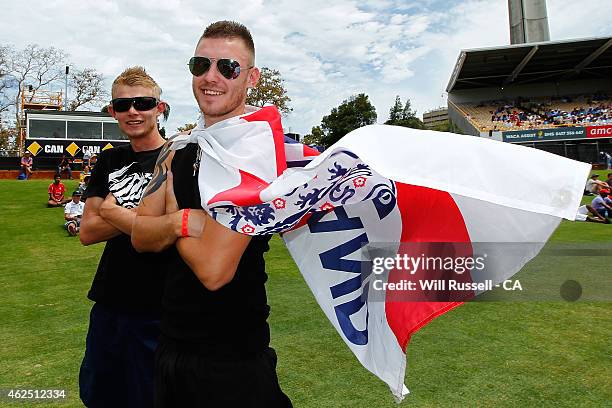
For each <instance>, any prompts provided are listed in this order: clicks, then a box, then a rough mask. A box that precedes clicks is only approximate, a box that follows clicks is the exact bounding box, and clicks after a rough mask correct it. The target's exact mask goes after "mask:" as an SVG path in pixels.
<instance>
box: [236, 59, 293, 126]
mask: <svg viewBox="0 0 612 408" xmlns="http://www.w3.org/2000/svg"><path fill="white" fill-rule="evenodd" d="M289 102H291V98H289V96H288V95H287V90H286V89H285V81H284V80H283V78H282V77H281V74H280V72H279V71H277V70H275V69H270V68H267V67H263V68H261V76H260V77H259V82H257V85H255V87H254V88H251V89H250V90H249V93H248V95H247V99H246V103H247V104H248V105H253V106H259V107H261V106H264V105H265V104H267V103H271V104H273V105H275V106H276V107H277V108H278V110H279V112H280V113H281V114H282V115H283V116H284V115H287V114H289V113H290V112H291V111H292V110H293V109H292V108H291V107H290V106H289Z"/></svg>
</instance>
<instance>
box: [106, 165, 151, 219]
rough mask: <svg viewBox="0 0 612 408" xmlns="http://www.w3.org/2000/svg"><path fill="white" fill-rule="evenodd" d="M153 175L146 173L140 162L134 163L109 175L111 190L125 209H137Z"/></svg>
mask: <svg viewBox="0 0 612 408" xmlns="http://www.w3.org/2000/svg"><path fill="white" fill-rule="evenodd" d="M152 177H153V173H144V172H142V169H141V167H140V165H139V164H138V162H133V163H131V164H129V165H127V166H125V167H123V168H121V169H119V170H117V171H114V172H112V173H110V174H109V175H108V186H109V190H110V191H111V193H113V195H114V196H115V199H117V204H119V205H120V206H122V207H124V208H134V207H137V206H138V204H139V203H140V199H141V198H142V193H144V190H145V187H146V186H147V184H149V181H150V180H151V178H152Z"/></svg>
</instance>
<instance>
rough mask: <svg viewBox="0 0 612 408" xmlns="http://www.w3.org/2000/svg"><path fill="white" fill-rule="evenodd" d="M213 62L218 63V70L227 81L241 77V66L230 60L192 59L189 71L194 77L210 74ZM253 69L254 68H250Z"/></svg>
mask: <svg viewBox="0 0 612 408" xmlns="http://www.w3.org/2000/svg"><path fill="white" fill-rule="evenodd" d="M213 61H217V70H218V71H219V73H221V75H223V76H224V77H225V78H227V79H236V78H238V76H239V75H240V64H239V63H238V61H236V60H233V59H230V58H208V57H191V59H190V60H189V71H191V74H192V75H193V76H201V75H204V74H205V73H207V72H208V70H209V69H210V67H211V65H212V63H213ZM249 68H253V67H249Z"/></svg>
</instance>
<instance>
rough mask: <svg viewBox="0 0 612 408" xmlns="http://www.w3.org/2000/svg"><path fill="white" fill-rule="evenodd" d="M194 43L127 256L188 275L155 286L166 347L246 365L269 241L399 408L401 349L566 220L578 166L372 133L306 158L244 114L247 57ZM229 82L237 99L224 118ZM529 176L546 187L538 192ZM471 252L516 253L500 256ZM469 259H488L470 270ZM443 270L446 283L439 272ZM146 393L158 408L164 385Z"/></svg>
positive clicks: (517, 265)
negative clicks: (179, 124)
mask: <svg viewBox="0 0 612 408" xmlns="http://www.w3.org/2000/svg"><path fill="white" fill-rule="evenodd" d="M215 24H217V23H215ZM213 26H214V24H213ZM209 28H210V27H209ZM207 30H208V29H207ZM207 41H209V40H207V39H206V33H205V35H204V39H203V40H201V42H200V43H199V44H198V47H197V49H196V54H195V57H194V58H192V60H191V62H190V68H191V72H192V74H193V75H194V80H193V84H194V94H195V96H196V99H197V100H198V103H199V105H200V108H201V110H202V112H203V115H202V117H201V118H200V120H199V122H198V124H197V126H196V128H195V129H193V131H192V132H191V134H189V135H178V136H175V137H174V138H172V139H171V141H170V143H168V145H167V146H166V149H165V151H164V152H163V153H162V154H161V155H160V157H161V158H162V159H161V161H159V162H158V165H157V170H156V171H157V175H156V177H155V178H154V180H153V181H152V182H151V184H150V185H149V186H150V187H149V191H148V193H147V194H148V195H147V197H146V198H145V199H144V201H143V204H142V205H141V206H140V207H139V213H138V217H137V220H136V223H135V225H134V231H135V232H134V233H133V235H132V240H133V242H134V245H135V247H136V248H140V249H141V250H155V251H157V250H161V249H163V248H165V247H167V246H171V245H173V244H174V245H175V246H176V248H177V250H178V251H179V253H180V254H181V256H182V258H183V260H184V261H185V263H186V265H188V268H186V269H185V268H183V270H184V271H183V272H180V273H181V274H182V275H180V276H181V277H180V279H179V272H175V273H170V275H169V276H170V277H172V276H174V277H175V279H174V280H173V279H172V278H170V279H169V280H168V284H167V286H166V295H165V296H166V299H165V303H164V307H165V308H166V311H165V314H164V316H165V317H164V318H165V319H167V320H166V327H167V330H166V332H164V329H163V328H164V320H163V319H162V332H164V335H166V336H172V335H173V334H174V335H176V329H177V328H179V327H180V328H181V329H179V332H181V330H184V331H185V332H188V333H189V334H191V335H192V337H194V338H197V339H199V340H198V341H199V343H198V344H199V345H206V346H207V347H208V346H210V345H211V344H212V345H214V347H217V346H218V344H217V343H215V341H216V340H217V339H223V340H224V341H225V342H226V343H227V344H228V345H230V347H235V349H234V348H231V349H230V350H226V349H223V351H224V352H227V353H229V354H230V355H232V356H233V355H234V354H235V353H237V352H238V351H237V350H241V352H244V353H250V352H251V351H253V350H252V349H251V348H250V347H249V346H252V345H253V344H259V346H260V348H259V349H261V347H263V345H264V344H265V341H264V342H261V341H260V342H259V343H258V342H257V341H256V340H257V339H259V340H261V338H260V337H257V335H256V334H254V333H263V331H262V332H260V331H259V330H267V323H265V325H264V324H263V322H265V318H266V317H267V315H268V308H267V305H266V306H265V307H264V309H265V312H264V313H263V314H262V313H259V312H260V310H261V309H259V308H258V307H260V306H262V305H265V300H264V298H265V290H264V291H263V293H262V292H261V290H263V289H262V288H263V281H264V280H265V277H264V278H261V274H263V273H264V272H263V267H264V266H263V258H262V257H261V254H262V253H263V251H265V250H267V239H269V236H270V235H271V234H275V233H280V234H281V235H282V238H283V240H284V242H285V244H286V245H287V247H288V249H289V252H290V253H291V255H292V257H293V258H294V260H295V262H296V264H297V266H298V268H299V270H300V272H301V273H302V275H303V276H304V279H305V280H306V282H307V284H308V286H309V287H310V289H311V290H312V292H313V295H314V296H315V298H316V299H317V302H318V303H319V305H320V306H321V308H322V309H323V311H324V313H325V314H326V316H327V317H328V319H329V320H330V322H331V324H332V325H333V326H334V327H335V328H336V330H337V332H338V334H339V335H340V337H341V338H342V340H343V341H344V342H345V343H346V344H347V346H348V347H349V348H350V349H351V351H352V352H353V353H354V354H355V356H356V357H357V358H358V360H359V361H360V362H361V364H362V365H363V366H364V367H365V368H366V369H368V370H369V371H371V372H372V373H373V374H375V375H376V376H378V377H379V378H380V379H382V380H383V381H384V382H385V383H387V384H388V385H389V387H390V389H391V392H392V393H393V395H394V396H395V397H396V399H397V400H401V399H402V398H403V397H404V396H405V395H406V394H407V393H408V390H407V388H406V387H405V386H404V377H405V369H406V355H405V350H406V347H407V345H408V342H409V340H410V337H411V336H412V335H413V334H414V333H415V332H416V331H417V330H419V329H420V328H421V327H423V326H424V325H426V324H427V323H428V322H429V321H431V320H432V319H433V318H435V317H437V316H439V315H441V314H443V313H445V312H447V311H449V310H451V309H453V308H454V307H456V306H459V305H460V304H461V303H462V302H463V301H465V300H469V299H471V298H473V297H474V296H477V295H478V294H480V293H481V292H483V291H484V290H486V288H489V287H490V286H491V285H495V284H498V283H500V282H503V281H504V280H506V279H508V278H509V277H511V276H512V275H514V274H515V273H516V272H518V271H519V270H520V269H521V268H522V267H523V266H524V265H525V264H526V263H527V262H528V261H529V260H530V259H532V258H533V257H535V256H536V255H537V254H538V252H539V251H540V250H541V248H542V247H543V245H544V244H545V242H546V241H547V240H548V238H549V237H550V235H551V234H552V233H553V231H554V230H555V228H556V227H557V226H558V225H559V223H560V221H561V219H562V218H566V219H569V220H574V219H575V217H576V212H577V208H578V206H579V204H580V200H581V198H582V192H583V187H584V179H585V178H586V176H587V174H588V171H589V170H590V166H589V165H587V164H585V163H580V162H576V161H573V160H569V159H565V158H562V157H560V156H556V155H552V154H549V153H547V152H543V151H539V150H536V149H529V148H525V147H520V146H514V145H510V144H507V143H502V142H497V141H492V140H486V139H481V138H476V137H470V136H462V135H455V134H450V133H440V132H433V131H421V130H414V129H407V128H400V127H395V126H379V125H374V126H366V127H363V128H360V129H357V130H355V131H353V132H351V133H349V134H348V135H346V136H345V137H343V138H342V139H341V140H340V141H338V142H337V143H335V144H334V145H332V146H331V147H330V148H328V149H327V150H326V151H325V152H324V153H322V154H320V155H318V154H317V152H315V151H314V150H313V149H309V148H307V147H305V146H301V145H298V144H296V143H291V142H289V141H286V140H285V138H284V136H283V131H282V125H281V122H280V115H279V113H278V111H277V109H276V108H275V107H273V106H268V107H264V108H260V109H256V108H251V107H248V106H247V107H245V106H244V102H243V100H244V96H245V95H246V87H247V86H254V84H255V83H256V81H257V76H258V73H257V72H258V71H257V70H256V68H252V65H253V64H252V62H251V60H249V59H248V56H246V57H241V56H240V55H239V52H238V51H239V50H238V49H236V50H235V51H236V52H238V53H237V54H235V55H234V54H233V53H232V52H231V51H232V49H230V48H227V49H220V50H216V49H210V48H208V47H209V44H210V42H207ZM223 41H229V40H227V38H226V39H224V40H223ZM226 45H228V44H226ZM217 51H220V52H217ZM213 65H216V67H215V68H216V70H214V69H213V67H212V66H213ZM245 73H246V74H245ZM242 75H245V76H244V77H243V76H242ZM232 81H234V82H232ZM240 81H242V82H240ZM238 83H242V84H244V89H243V91H244V94H241V96H240V97H241V98H243V99H242V102H241V104H239V105H234V104H232V103H231V101H232V100H237V99H240V98H238V97H237V98H236V99H234V96H235V94H234V90H235V89H236V88H234V85H237V84H238ZM234 106H237V107H236V108H235V109H228V108H232V107H234ZM427 152H435V154H431V155H429V154H427ZM542 168H546V169H548V170H550V174H555V175H556V176H557V178H558V179H559V180H562V182H560V183H550V182H549V180H548V179H547V177H546V175H544V174H542V171H541V169H542ZM440 169H445V171H444V172H441V171H440ZM170 170H171V171H170ZM448 172H452V174H453V178H452V181H449V179H448V177H445V175H446V174H448ZM499 179H504V180H507V181H508V182H507V183H504V184H503V185H500V184H499V183H498V182H497V181H498V180H499ZM175 197H176V198H175ZM177 212H178V213H180V214H181V217H180V218H181V220H182V224H181V225H179V224H178V222H177V221H176V220H177V219H178V217H177V216H176V215H173V214H176V213H177ZM433 214H435V216H433ZM191 217H194V220H195V221H194V222H193V223H192V221H191ZM196 225H197V226H198V227H197V228H199V226H200V225H203V230H202V233H201V237H200V238H197V239H196V238H191V237H190V235H192V234H194V233H195V231H194V229H197V228H196V227H195V226H196ZM487 243H513V244H516V248H515V250H514V251H513V253H512V254H508V253H505V252H504V251H499V250H497V249H496V248H497V247H495V246H493V247H491V246H486V245H485V244H487ZM483 248H485V249H487V250H491V251H493V252H492V253H490V254H489V255H490V256H489V258H488V260H487V261H486V262H483V260H482V259H481V258H483V256H482V253H483ZM496 251H497V252H496ZM381 258H385V259H391V260H393V259H397V260H398V262H397V263H393V264H389V267H387V268H385V271H384V273H379V271H378V270H376V271H374V269H373V266H374V265H380V262H379V260H380V259H381ZM408 258H412V260H413V261H412V262H410V263H406V264H409V265H411V268H410V270H402V268H401V265H403V264H402V263H401V262H400V261H401V260H403V259H408ZM430 260H432V262H431V264H432V265H433V266H432V267H431V268H430V267H429V261H430ZM436 260H440V261H441V260H444V262H445V263H444V264H443V263H442V262H436ZM448 260H450V261H451V262H450V264H452V265H454V269H453V268H450V269H447V268H446V263H447V261H448ZM459 261H461V262H459ZM384 264H386V262H385V263H384ZM457 267H460V269H457ZM449 276H451V277H452V278H453V279H452V281H453V284H454V286H452V287H451V288H444V289H443V290H435V291H432V290H430V289H431V287H421V288H420V290H417V291H416V293H407V290H408V291H409V290H410V289H409V288H410V287H412V286H414V283H415V282H416V281H418V280H425V279H435V280H436V281H440V282H442V281H444V280H449V279H448V278H449ZM181 279H182V280H183V281H184V282H187V281H189V282H190V283H189V285H188V284H186V283H185V284H184V285H183V286H181V284H179V282H180V281H181ZM247 281H248V282H247ZM410 282H412V283H410ZM198 285H199V287H198ZM260 285H261V286H260ZM247 287H248V288H249V289H248V291H247V290H246V288H247ZM395 287H401V288H403V289H402V290H400V291H394V290H393V289H392V288H395ZM179 288H180V289H181V290H179ZM406 288H408V289H406ZM466 288H467V289H466ZM203 293H205V294H206V296H204V295H203ZM226 294H227V296H229V297H227V298H226V299H231V301H230V302H228V303H223V304H224V306H225V308H223V309H220V308H217V307H218V305H217V304H216V303H214V302H212V301H210V300H209V299H214V301H215V302H216V301H220V299H221V298H222V297H224V296H226ZM407 295H410V296H407ZM262 296H263V297H262ZM190 297H192V298H193V299H198V300H197V301H196V302H194V301H193V299H192V300H190ZM258 297H259V300H256V299H258ZM262 300H263V301H262ZM193 310H200V311H201V315H196V314H194V312H193ZM213 315H214V316H213ZM196 317H197V318H198V319H196ZM224 319H233V321H232V323H231V324H230V323H229V320H224ZM213 323H214V324H213ZM189 324H192V325H193V327H192V326H189ZM181 333H182V332H181ZM187 337H189V336H185V338H187ZM237 338H240V345H238V344H237V343H236V341H235V339H237ZM202 339H205V340H202ZM232 339H234V340H232ZM161 344H162V347H161V348H160V350H161V351H160V352H158V355H159V356H160V358H159V360H158V363H159V365H160V370H158V375H160V378H159V379H158V380H159V381H162V382H163V381H166V380H167V379H168V378H169V377H171V374H168V372H169V369H168V367H169V366H170V364H172V363H173V362H174V361H176V358H175V359H174V360H172V359H171V360H167V356H169V355H172V353H174V352H175V348H172V347H174V346H175V344H173V343H172V342H168V341H164V340H162V342H161ZM164 344H166V345H169V346H167V347H166V348H164ZM266 347H267V346H266ZM198 350H201V349H199V348H198ZM209 351H210V350H209ZM270 354H271V353H270ZM203 378H204V377H203ZM232 378H233V379H234V380H235V381H237V382H240V384H239V385H238V384H237V385H236V386H237V387H238V388H242V387H243V386H244V385H245V384H244V383H243V381H245V379H244V377H240V376H234V377H232ZM274 380H275V381H276V377H274ZM168 381H174V380H172V379H170V380H168ZM202 381H204V380H202ZM172 384H173V385H172V386H173V387H174V386H176V385H175V383H174V382H172ZM200 386H202V387H203V386H204V385H202V384H200ZM161 387H162V389H163V391H162V394H163V393H165V392H166V391H167V387H166V385H161ZM278 390H279V391H280V389H278ZM276 392H277V391H276V390H274V391H272V395H279V394H276ZM244 398H246V396H244ZM215 401H217V400H215ZM244 401H248V402H246V403H244V404H243V406H250V405H249V402H251V401H254V400H246V399H244V400H243V402H244ZM262 401H263V400H262ZM254 406H255V405H254ZM260 406H273V405H260Z"/></svg>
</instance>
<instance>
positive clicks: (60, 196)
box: [47, 174, 70, 208]
mask: <svg viewBox="0 0 612 408" xmlns="http://www.w3.org/2000/svg"><path fill="white" fill-rule="evenodd" d="M65 192H66V187H65V186H64V185H63V184H62V181H61V177H60V175H59V174H56V175H55V176H54V177H53V183H51V184H49V190H48V193H49V201H47V207H50V208H51V207H61V206H62V205H64V204H66V203H67V202H68V201H70V199H66V198H65V197H64V193H65Z"/></svg>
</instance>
